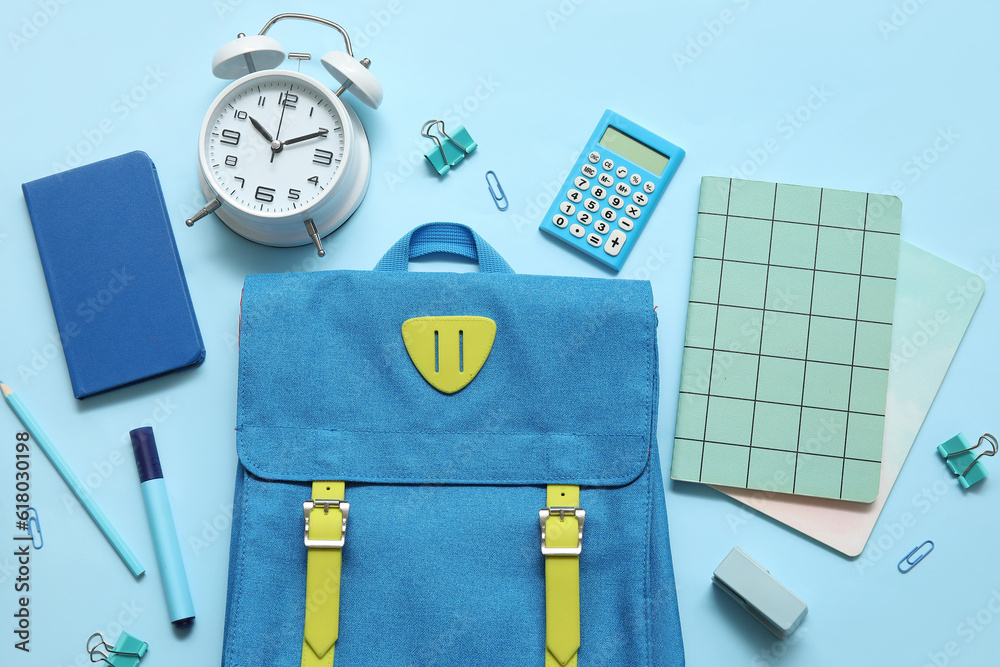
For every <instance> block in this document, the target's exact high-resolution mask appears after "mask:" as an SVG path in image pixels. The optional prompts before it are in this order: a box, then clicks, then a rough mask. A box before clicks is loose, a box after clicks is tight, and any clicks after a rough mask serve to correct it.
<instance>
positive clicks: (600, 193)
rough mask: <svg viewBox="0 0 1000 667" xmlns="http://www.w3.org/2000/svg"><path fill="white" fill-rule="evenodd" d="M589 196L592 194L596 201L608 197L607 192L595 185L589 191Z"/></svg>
mask: <svg viewBox="0 0 1000 667" xmlns="http://www.w3.org/2000/svg"><path fill="white" fill-rule="evenodd" d="M590 194H592V195H593V196H594V197H595V198H597V199H604V198H605V197H607V196H608V191H607V190H605V189H604V188H602V187H600V186H597V185H595V186H594V189H593V190H591V191H590Z"/></svg>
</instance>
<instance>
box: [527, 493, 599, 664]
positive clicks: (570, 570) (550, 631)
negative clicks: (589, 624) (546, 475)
mask: <svg viewBox="0 0 1000 667" xmlns="http://www.w3.org/2000/svg"><path fill="white" fill-rule="evenodd" d="M546 502H547V504H548V507H546V508H545V509H543V510H541V511H540V512H539V513H538V519H539V523H540V524H541V529H542V553H543V554H544V555H545V667H576V660H577V652H578V651H579V650H580V553H581V552H582V550H583V522H584V518H585V517H586V515H587V513H586V512H585V511H584V510H582V509H580V507H579V504H580V487H579V486H570V485H563V484H551V485H549V487H548V491H547V493H546Z"/></svg>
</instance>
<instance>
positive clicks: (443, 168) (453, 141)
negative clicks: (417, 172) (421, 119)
mask: <svg viewBox="0 0 1000 667" xmlns="http://www.w3.org/2000/svg"><path fill="white" fill-rule="evenodd" d="M434 129H437V132H438V134H440V135H441V137H443V138H444V139H446V140H447V143H445V142H442V141H441V138H440V137H438V136H435V135H434V134H432V133H431V131H432V130H434ZM420 134H421V136H424V137H427V138H428V139H430V140H431V141H433V142H434V143H435V146H432V147H431V148H429V149H427V151H426V152H425V153H424V157H425V158H427V160H428V162H430V163H431V166H432V167H434V170H435V171H436V172H437V173H438V175H439V176H444V175H445V174H447V173H448V172H449V171H450V170H451V168H452V167H454V166H455V165H456V164H458V163H459V162H461V161H462V160H463V159H464V158H465V156H466V155H468V154H469V153H471V152H472V151H474V150H476V148H477V147H478V146H479V144H477V143H476V142H475V141H473V140H472V136H471V135H469V131H468V130H466V129H465V126H459V127H458V129H457V130H455V131H454V132H452V134H453V135H454V136H452V134H448V133H447V132H446V131H445V128H444V121H443V120H429V121H427V122H426V123H424V124H423V126H422V127H421V128H420Z"/></svg>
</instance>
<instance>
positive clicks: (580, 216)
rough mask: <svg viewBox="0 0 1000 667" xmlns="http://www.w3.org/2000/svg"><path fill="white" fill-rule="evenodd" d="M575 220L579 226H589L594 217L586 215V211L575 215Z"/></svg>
mask: <svg viewBox="0 0 1000 667" xmlns="http://www.w3.org/2000/svg"><path fill="white" fill-rule="evenodd" d="M576 219H577V220H579V221H580V224H581V225H589V224H590V223H591V222H593V220H594V216H592V215H591V214H589V213H587V212H586V211H580V212H579V213H577V214H576Z"/></svg>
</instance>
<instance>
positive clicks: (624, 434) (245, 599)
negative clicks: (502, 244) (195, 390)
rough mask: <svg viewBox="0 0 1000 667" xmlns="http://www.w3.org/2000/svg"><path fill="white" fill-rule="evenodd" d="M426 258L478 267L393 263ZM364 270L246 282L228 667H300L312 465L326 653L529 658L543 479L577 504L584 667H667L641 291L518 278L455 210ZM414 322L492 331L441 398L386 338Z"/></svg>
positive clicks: (354, 660)
mask: <svg viewBox="0 0 1000 667" xmlns="http://www.w3.org/2000/svg"><path fill="white" fill-rule="evenodd" d="M429 248H430V250H429ZM439 251H444V252H452V253H456V254H461V255H463V256H466V257H473V256H474V258H476V259H478V261H479V262H480V266H481V268H482V269H483V272H481V273H472V274H468V273H466V274H452V273H407V272H405V269H406V262H407V261H408V259H409V258H410V257H415V256H418V255H419V254H422V253H423V252H439ZM379 267H380V268H381V269H383V270H381V271H374V272H365V271H329V272H317V273H306V274H271V275H252V276H248V277H247V280H246V284H245V286H244V293H243V310H242V321H241V332H240V371H239V373H240V375H239V402H238V414H237V420H238V424H237V431H238V438H237V447H238V453H239V461H240V463H239V466H238V470H237V481H236V496H235V501H234V520H233V532H232V542H231V551H230V571H229V593H228V604H227V612H226V635H225V646H224V651H223V661H222V662H223V665H224V666H227V667H251V666H257V665H269V666H270V665H278V666H281V667H297V666H298V664H299V659H300V654H301V645H302V627H303V618H304V613H305V568H306V548H305V546H304V544H303V539H302V538H303V519H302V502H303V501H305V500H308V499H309V498H310V483H311V482H312V481H314V480H327V479H329V480H334V479H336V480H345V481H346V482H347V485H346V499H347V500H348V501H349V502H350V503H351V510H350V517H349V519H348V530H347V542H346V546H345V547H344V551H343V574H342V583H341V602H340V609H341V612H340V635H339V640H338V641H337V648H336V660H335V666H336V667H383V666H384V667H408V666H413V667H428V666H432V665H438V666H444V665H456V666H458V665H461V666H463V667H466V666H468V665H490V666H507V665H510V666H517V667H523V666H525V665H538V666H539V667H540V666H541V665H542V664H543V663H544V650H545V649H544V647H545V576H544V560H543V559H544V557H543V556H542V554H541V552H540V531H539V526H538V510H539V509H541V508H543V507H544V506H545V503H546V488H545V487H546V485H547V484H552V483H566V484H578V485H580V486H581V492H580V504H581V506H582V507H583V508H584V509H585V510H586V511H587V521H586V525H585V528H584V538H583V553H582V555H581V557H580V588H581V591H580V597H581V630H582V643H581V647H580V652H579V665H580V667H591V666H593V667H597V666H601V667H605V666H612V667H618V666H621V667H625V666H628V667H637V666H642V665H649V666H656V667H661V666H671V667H673V666H678V665H683V664H684V651H683V645H682V641H681V630H680V622H679V619H678V615H677V597H676V590H675V586H674V579H673V567H672V564H671V560H670V545H669V539H668V534H667V517H666V508H665V504H664V493H663V482H662V476H661V471H660V464H659V458H658V456H657V449H656V441H655V434H656V406H657V392H658V380H657V361H656V336H655V328H656V321H655V315H654V312H653V303H652V292H651V289H650V286H649V283H647V282H640V281H625V280H603V279H588V278H561V277H548V276H530V275H515V274H513V273H512V272H510V268H509V267H508V266H507V264H506V262H504V261H503V259H502V258H500V257H499V255H497V253H496V252H495V251H494V250H493V249H492V248H490V247H489V245H488V244H486V243H485V242H484V241H483V240H482V239H481V238H479V237H478V235H475V234H474V233H472V232H471V230H468V229H467V228H465V227H462V226H461V225H453V224H450V223H449V224H448V225H447V226H446V227H439V226H435V225H432V226H429V227H428V226H424V227H422V228H418V229H417V230H414V232H411V233H410V234H408V235H407V236H406V237H404V239H403V240H401V241H400V242H399V243H397V244H396V245H395V246H393V248H392V249H391V250H390V251H389V253H387V254H386V256H385V258H383V260H382V261H381V262H380V263H379ZM431 315H439V316H442V315H478V316H483V317H489V318H491V319H492V320H494V321H495V322H496V324H497V332H496V339H495V342H494V345H493V349H492V351H491V353H490V355H489V358H488V359H487V361H486V363H485V364H484V366H483V368H482V370H481V371H480V372H479V374H478V376H476V378H475V379H474V380H473V381H472V382H471V383H470V384H469V385H468V386H467V387H465V388H464V389H462V390H461V391H459V392H457V393H455V394H451V395H446V394H443V393H441V392H439V391H437V390H436V389H434V388H433V387H431V386H430V384H428V383H427V382H426V381H425V380H424V379H423V377H422V376H421V375H420V373H419V372H418V371H417V369H416V368H415V367H414V365H413V363H412V362H411V361H410V359H409V357H408V355H407V352H406V348H405V346H404V343H403V340H402V335H401V326H402V323H403V322H404V321H405V320H407V319H409V318H412V317H421V316H431Z"/></svg>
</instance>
